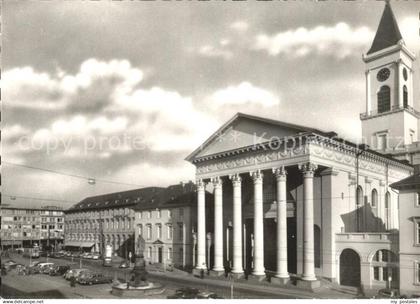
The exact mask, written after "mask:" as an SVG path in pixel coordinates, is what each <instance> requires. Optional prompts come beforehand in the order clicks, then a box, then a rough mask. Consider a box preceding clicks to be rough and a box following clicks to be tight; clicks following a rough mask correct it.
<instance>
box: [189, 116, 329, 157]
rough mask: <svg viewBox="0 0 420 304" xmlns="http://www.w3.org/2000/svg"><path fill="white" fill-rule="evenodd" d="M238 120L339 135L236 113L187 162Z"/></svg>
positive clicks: (300, 130) (327, 134)
mask: <svg viewBox="0 0 420 304" xmlns="http://www.w3.org/2000/svg"><path fill="white" fill-rule="evenodd" d="M238 119H249V120H253V121H260V122H263V123H266V124H269V125H274V126H280V127H285V128H288V129H295V130H296V131H297V133H298V132H315V133H317V134H321V135H324V136H328V137H330V136H337V133H335V132H325V131H322V130H319V129H315V128H310V127H307V126H303V125H297V124H292V123H288V122H284V121H280V120H275V119H269V118H265V117H261V116H255V115H250V114H245V113H240V112H238V113H236V115H235V116H233V117H232V118H231V119H229V120H228V121H227V122H226V123H224V124H223V125H222V126H221V127H220V128H219V129H218V130H217V131H216V132H214V133H213V135H211V136H210V137H209V138H208V139H207V140H206V141H205V142H204V143H203V144H202V145H201V146H200V147H198V148H197V149H195V150H194V151H193V152H191V154H190V155H188V156H187V157H186V158H185V160H187V161H189V162H192V160H193V159H194V157H195V156H196V155H197V154H198V153H199V152H200V151H202V150H203V149H204V148H205V147H207V146H208V145H209V144H210V143H211V142H213V140H214V139H215V138H217V136H218V135H219V134H222V133H223V132H224V131H225V130H226V129H228V128H229V126H231V125H232V124H233V123H234V122H235V121H237V120H238Z"/></svg>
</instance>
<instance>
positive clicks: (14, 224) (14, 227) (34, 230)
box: [1, 206, 64, 249]
mask: <svg viewBox="0 0 420 304" xmlns="http://www.w3.org/2000/svg"><path fill="white" fill-rule="evenodd" d="M63 239H64V213H63V210H62V208H60V207H55V206H45V207H41V208H22V207H13V206H1V247H2V249H4V248H17V247H32V246H33V245H34V244H38V245H40V246H41V247H44V248H58V247H60V246H61V245H62V244H63Z"/></svg>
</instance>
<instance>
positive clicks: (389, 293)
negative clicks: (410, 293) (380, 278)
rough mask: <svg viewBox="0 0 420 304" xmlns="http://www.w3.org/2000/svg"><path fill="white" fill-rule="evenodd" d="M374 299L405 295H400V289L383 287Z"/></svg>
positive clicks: (398, 297)
mask: <svg viewBox="0 0 420 304" xmlns="http://www.w3.org/2000/svg"><path fill="white" fill-rule="evenodd" d="M374 298H375V299H405V298H407V296H404V295H400V291H399V290H398V289H395V288H384V289H380V290H379V291H378V294H377V295H376V296H374Z"/></svg>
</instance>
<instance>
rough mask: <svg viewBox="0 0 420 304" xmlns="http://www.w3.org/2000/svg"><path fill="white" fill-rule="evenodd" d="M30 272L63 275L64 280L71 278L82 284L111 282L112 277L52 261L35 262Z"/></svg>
mask: <svg viewBox="0 0 420 304" xmlns="http://www.w3.org/2000/svg"><path fill="white" fill-rule="evenodd" d="M31 268H32V269H33V270H32V273H43V274H48V275H50V276H60V275H61V276H63V278H65V279H66V280H72V278H74V280H75V282H77V283H79V284H82V285H93V284H103V283H111V282H112V278H111V277H108V276H105V275H103V274H102V273H99V272H95V271H92V270H89V269H87V268H75V269H71V268H70V265H55V264H54V263H43V262H36V263H34V265H33V266H32V267H31Z"/></svg>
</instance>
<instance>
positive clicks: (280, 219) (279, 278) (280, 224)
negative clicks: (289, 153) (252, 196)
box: [271, 166, 289, 284]
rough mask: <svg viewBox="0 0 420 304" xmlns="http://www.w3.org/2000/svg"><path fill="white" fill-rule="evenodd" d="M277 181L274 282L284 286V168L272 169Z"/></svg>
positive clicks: (285, 248)
mask: <svg viewBox="0 0 420 304" xmlns="http://www.w3.org/2000/svg"><path fill="white" fill-rule="evenodd" d="M273 173H274V175H275V176H276V180H277V271H276V274H275V278H276V279H275V280H271V281H272V282H276V283H277V282H278V283H282V284H285V283H287V282H288V280H289V272H288V271H287V190H286V174H287V172H286V169H285V168H284V166H281V167H280V168H275V169H273Z"/></svg>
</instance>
